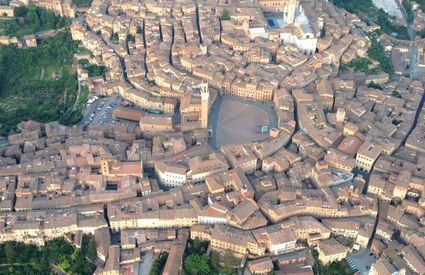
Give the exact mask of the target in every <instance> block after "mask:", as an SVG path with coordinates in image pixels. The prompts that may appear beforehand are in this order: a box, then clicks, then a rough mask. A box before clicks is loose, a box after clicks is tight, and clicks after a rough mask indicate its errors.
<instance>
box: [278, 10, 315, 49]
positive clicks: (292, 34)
mask: <svg viewBox="0 0 425 275" xmlns="http://www.w3.org/2000/svg"><path fill="white" fill-rule="evenodd" d="M297 14H298V15H297V16H296V18H295V21H294V23H293V24H292V26H291V27H290V28H285V29H284V30H285V31H284V32H282V33H280V41H281V43H283V44H286V43H290V44H294V45H295V46H297V48H299V49H300V50H302V51H303V52H304V53H305V54H313V53H314V52H315V51H316V47H317V36H318V34H316V33H315V32H314V31H313V29H312V28H311V26H310V20H309V19H308V17H307V15H306V14H305V13H304V11H303V9H302V7H301V6H300V8H299V9H298V11H297Z"/></svg>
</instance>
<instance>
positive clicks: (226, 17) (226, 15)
mask: <svg viewBox="0 0 425 275" xmlns="http://www.w3.org/2000/svg"><path fill="white" fill-rule="evenodd" d="M220 19H221V20H230V12H229V10H227V9H223V11H222V12H221V16H220Z"/></svg>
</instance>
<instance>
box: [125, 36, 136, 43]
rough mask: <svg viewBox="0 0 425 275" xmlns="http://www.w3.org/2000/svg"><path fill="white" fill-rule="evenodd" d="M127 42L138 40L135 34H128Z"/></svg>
mask: <svg viewBox="0 0 425 275" xmlns="http://www.w3.org/2000/svg"><path fill="white" fill-rule="evenodd" d="M127 42H133V43H135V42H136V37H134V35H131V34H128V35H127Z"/></svg>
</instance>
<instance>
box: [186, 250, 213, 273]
mask: <svg viewBox="0 0 425 275" xmlns="http://www.w3.org/2000/svg"><path fill="white" fill-rule="evenodd" d="M184 269H185V271H187V272H188V273H189V274H193V275H196V274H199V275H209V274H211V268H210V265H209V262H208V256H207V254H202V255H196V254H194V255H189V256H187V257H186V259H185V260H184Z"/></svg>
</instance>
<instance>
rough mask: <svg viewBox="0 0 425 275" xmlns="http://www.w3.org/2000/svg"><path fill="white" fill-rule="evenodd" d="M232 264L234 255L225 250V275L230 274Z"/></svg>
mask: <svg viewBox="0 0 425 275" xmlns="http://www.w3.org/2000/svg"><path fill="white" fill-rule="evenodd" d="M234 264H235V255H234V254H233V252H232V250H229V249H226V251H224V271H225V272H226V273H232V272H233V266H234Z"/></svg>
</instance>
